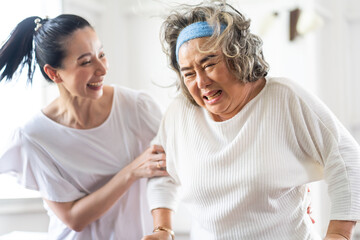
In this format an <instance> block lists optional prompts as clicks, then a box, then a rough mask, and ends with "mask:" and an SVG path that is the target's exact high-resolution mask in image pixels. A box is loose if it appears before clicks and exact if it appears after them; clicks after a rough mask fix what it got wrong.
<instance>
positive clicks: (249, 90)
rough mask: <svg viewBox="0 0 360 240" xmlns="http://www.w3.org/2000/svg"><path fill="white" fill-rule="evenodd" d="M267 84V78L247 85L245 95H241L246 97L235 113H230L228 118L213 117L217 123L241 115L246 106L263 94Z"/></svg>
mask: <svg viewBox="0 0 360 240" xmlns="http://www.w3.org/2000/svg"><path fill="white" fill-rule="evenodd" d="M265 84H266V80H265V78H261V79H259V80H257V81H255V82H248V83H245V84H244V90H243V93H242V94H241V95H243V96H244V97H243V99H242V100H241V102H240V104H239V105H238V106H237V107H236V109H234V111H233V112H232V113H230V115H228V116H220V115H214V116H213V118H214V120H215V121H217V122H222V121H226V120H228V119H230V118H232V117H233V116H235V114H237V113H239V112H240V111H241V110H242V109H243V108H244V107H245V105H246V104H248V103H249V102H250V101H251V100H252V99H253V98H254V97H256V96H257V95H258V94H259V93H260V92H261V90H262V89H263V88H264V86H265Z"/></svg>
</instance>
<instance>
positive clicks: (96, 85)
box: [88, 81, 102, 87]
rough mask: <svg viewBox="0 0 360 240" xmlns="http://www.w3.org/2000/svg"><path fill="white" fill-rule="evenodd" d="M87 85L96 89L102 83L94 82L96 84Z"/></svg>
mask: <svg viewBox="0 0 360 240" xmlns="http://www.w3.org/2000/svg"><path fill="white" fill-rule="evenodd" d="M88 85H89V86H92V87H98V86H101V85H102V81H101V82H96V83H88Z"/></svg>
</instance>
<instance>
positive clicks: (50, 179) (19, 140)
mask: <svg viewBox="0 0 360 240" xmlns="http://www.w3.org/2000/svg"><path fill="white" fill-rule="evenodd" d="M0 173H15V174H16V175H17V178H18V182H19V183H20V184H21V185H22V186H24V187H25V188H28V189H32V190H37V191H39V192H40V194H41V196H42V197H44V198H46V199H48V200H51V201H56V202H70V201H74V200H76V199H79V198H81V197H83V196H85V193H83V192H80V191H79V190H78V189H76V188H75V187H74V186H73V184H71V183H70V182H69V181H68V180H67V179H66V178H65V177H64V176H63V174H62V172H61V170H60V168H59V166H56V164H55V163H54V162H53V161H52V159H51V156H50V154H49V153H47V152H46V150H45V149H43V148H42V147H41V146H39V145H38V144H36V143H35V142H33V141H31V140H30V139H29V138H28V137H27V136H26V135H25V134H24V133H22V131H21V129H18V130H16V131H15V132H14V134H13V135H12V137H11V138H10V141H9V144H8V146H6V147H5V148H4V151H3V153H2V154H1V155H0Z"/></svg>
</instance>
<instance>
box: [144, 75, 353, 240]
mask: <svg viewBox="0 0 360 240" xmlns="http://www.w3.org/2000/svg"><path fill="white" fill-rule="evenodd" d="M154 143H157V144H161V145H163V147H164V149H165V151H166V158H167V170H168V172H169V174H170V176H171V177H161V178H152V179H150V181H149V185H148V186H149V187H148V192H149V194H148V197H149V202H150V207H151V208H152V209H154V208H159V207H166V208H171V209H175V208H176V200H177V194H178V193H177V189H178V187H179V186H181V190H182V191H181V197H182V201H183V203H184V204H185V206H187V207H188V210H189V211H188V212H189V213H190V214H191V215H192V220H193V227H192V238H191V239H196V240H197V239H206V240H229V239H256V240H305V239H306V240H313V239H319V236H318V234H317V233H316V232H314V229H312V228H313V224H312V223H311V221H310V218H309V216H308V215H307V213H306V210H307V207H308V206H309V198H308V192H307V187H306V184H307V183H310V182H313V181H317V180H320V179H325V180H326V182H327V183H328V186H329V195H330V199H331V213H330V216H331V219H334V220H353V221H358V220H360V147H359V145H358V144H357V143H356V141H355V140H354V139H353V138H352V137H351V135H350V134H349V133H348V131H347V130H346V129H345V128H344V127H343V125H342V124H341V123H340V122H339V121H338V120H337V119H336V117H335V116H334V115H333V114H332V113H331V112H330V111H329V109H328V108H327V107H325V106H324V105H323V104H322V103H321V101H319V99H318V98H316V97H315V96H313V95H311V94H309V93H307V92H306V91H304V90H303V89H302V88H300V87H299V86H298V85H297V84H295V83H293V82H292V81H290V80H287V79H281V78H267V82H266V86H265V87H264V89H262V91H261V92H260V93H259V94H258V95H257V96H256V97H255V98H253V99H252V100H251V101H250V102H249V103H248V104H246V106H244V108H243V109H242V110H241V111H240V112H239V113H238V114H236V116H234V117H233V118H231V119H229V120H227V121H223V122H215V121H214V120H213V119H212V118H211V117H210V114H209V113H208V112H207V111H206V110H205V109H204V108H201V107H198V106H194V105H192V104H191V103H190V102H189V101H188V100H187V99H185V98H184V97H182V96H179V97H178V98H177V99H175V101H174V102H173V103H172V104H170V106H169V108H168V110H167V111H166V113H165V115H164V118H163V121H162V123H161V125H160V129H159V133H158V136H157V138H156V139H155V140H154Z"/></svg>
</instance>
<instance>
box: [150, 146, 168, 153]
mask: <svg viewBox="0 0 360 240" xmlns="http://www.w3.org/2000/svg"><path fill="white" fill-rule="evenodd" d="M150 149H151V152H152V153H164V152H165V151H164V148H163V147H162V146H161V145H152V146H151V147H150Z"/></svg>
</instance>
